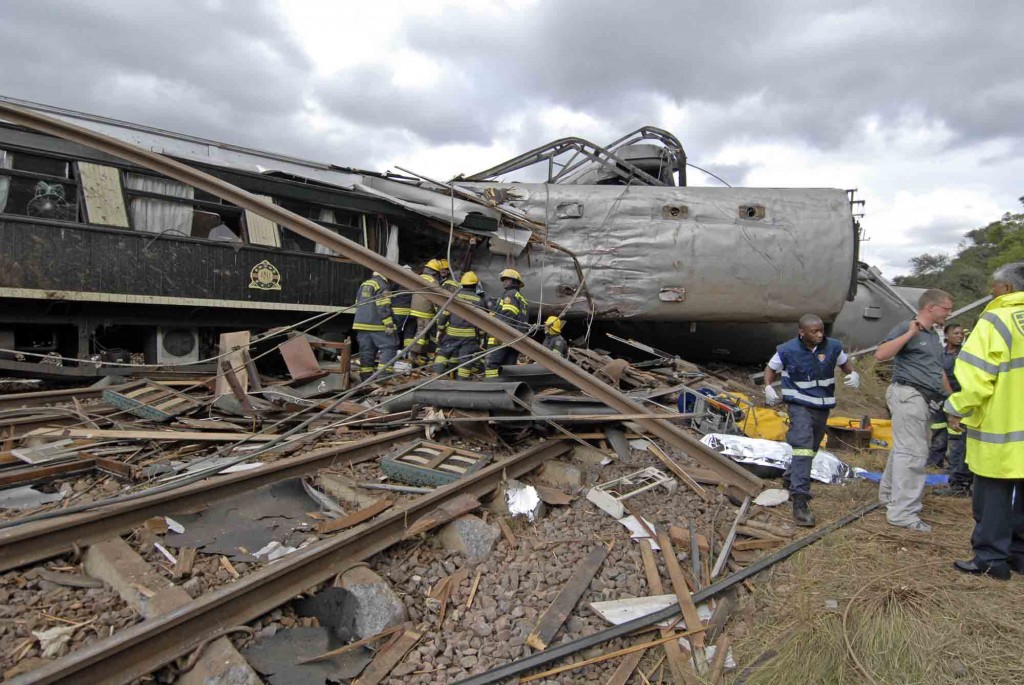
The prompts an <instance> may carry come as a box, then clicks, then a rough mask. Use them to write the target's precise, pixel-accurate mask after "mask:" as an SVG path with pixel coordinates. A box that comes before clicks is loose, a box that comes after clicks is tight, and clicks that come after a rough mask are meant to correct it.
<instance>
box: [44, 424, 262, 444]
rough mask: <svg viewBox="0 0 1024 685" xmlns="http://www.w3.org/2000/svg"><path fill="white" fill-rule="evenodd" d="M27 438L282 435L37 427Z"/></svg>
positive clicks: (209, 439) (225, 439)
mask: <svg viewBox="0 0 1024 685" xmlns="http://www.w3.org/2000/svg"><path fill="white" fill-rule="evenodd" d="M25 437H26V438H34V437H40V438H50V439H54V440H58V439H60V438H65V437H67V438H78V439H83V440H180V441H183V442H238V441H240V440H243V439H245V440H248V441H249V442H268V441H270V440H274V439H276V438H278V437H280V436H277V435H270V434H267V433H218V432H214V431H176V430H114V429H101V430H97V429H95V428H61V427H55V428H36V429H35V430H33V431H31V432H29V433H27V434H26V435H25Z"/></svg>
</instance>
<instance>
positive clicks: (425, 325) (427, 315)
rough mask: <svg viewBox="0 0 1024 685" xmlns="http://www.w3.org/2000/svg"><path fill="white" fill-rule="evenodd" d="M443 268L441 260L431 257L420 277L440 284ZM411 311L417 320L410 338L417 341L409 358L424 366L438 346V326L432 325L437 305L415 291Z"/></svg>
mask: <svg viewBox="0 0 1024 685" xmlns="http://www.w3.org/2000/svg"><path fill="white" fill-rule="evenodd" d="M443 268H444V267H443V266H442V264H441V260H439V259H431V260H430V261H429V262H427V263H426V265H425V266H424V267H423V273H422V274H420V277H421V278H422V279H423V280H424V281H426V282H427V283H430V284H432V285H440V284H441V283H442V282H443V281H442V280H441V271H442V270H443ZM409 313H410V314H411V315H412V317H413V318H414V319H415V320H416V330H415V332H414V333H413V335H412V340H410V342H413V341H415V342H414V343H413V345H412V347H410V348H409V358H410V361H412V362H413V363H415V364H416V365H419V366H423V365H425V364H427V363H429V361H430V358H431V357H432V356H433V353H434V350H435V349H436V347H437V333H436V330H437V328H436V327H433V326H430V321H431V319H433V318H434V316H435V315H436V314H437V305H435V304H434V303H433V302H431V301H430V300H429V299H427V296H426V295H425V294H424V293H413V295H412V304H411V307H410V312H409Z"/></svg>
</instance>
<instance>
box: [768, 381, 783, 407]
mask: <svg viewBox="0 0 1024 685" xmlns="http://www.w3.org/2000/svg"><path fill="white" fill-rule="evenodd" d="M781 401H782V398H781V397H779V393H777V392H775V388H773V387H772V386H770V385H766V386H764V403H765V404H767V405H768V406H769V407H774V406H775V405H776V404H778V403H779V402H781Z"/></svg>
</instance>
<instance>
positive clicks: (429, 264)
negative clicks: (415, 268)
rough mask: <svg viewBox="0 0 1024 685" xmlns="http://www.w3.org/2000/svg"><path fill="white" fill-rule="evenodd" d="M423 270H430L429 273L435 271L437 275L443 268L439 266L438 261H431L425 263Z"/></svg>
mask: <svg viewBox="0 0 1024 685" xmlns="http://www.w3.org/2000/svg"><path fill="white" fill-rule="evenodd" d="M425 268H427V269H430V270H431V271H437V272H438V273H440V272H441V269H442V268H444V267H443V266H441V262H440V261H438V260H436V259H431V260H430V261H429V262H427V264H426V267H425Z"/></svg>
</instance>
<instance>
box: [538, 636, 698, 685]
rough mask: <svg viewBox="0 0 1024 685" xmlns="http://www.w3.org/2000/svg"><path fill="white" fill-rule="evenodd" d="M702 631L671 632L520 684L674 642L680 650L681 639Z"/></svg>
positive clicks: (540, 674)
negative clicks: (679, 642) (679, 641)
mask: <svg viewBox="0 0 1024 685" xmlns="http://www.w3.org/2000/svg"><path fill="white" fill-rule="evenodd" d="M700 630H703V629H700ZM700 630H697V631H692V632H691V631H688V632H685V633H676V632H672V631H669V633H668V635H662V636H661V637H659V638H658V639H656V640H651V641H650V642H644V643H642V644H639V645H633V646H632V647H625V648H623V649H618V650H616V651H614V652H608V653H607V654H602V655H600V656H595V657H592V658H590V659H585V660H584V661H577V662H575V663H572V664H566V665H564V666H559V667H558V668H552V669H551V670H549V671H544V672H543V673H534V674H533V675H530V676H527V677H525V678H520V680H519V682H520V683H529V682H531V681H534V680H541V679H542V678H550V677H551V676H553V675H557V674H559V673H565V672H566V671H574V670H576V669H577V668H583V667H584V666H589V665H590V664H597V663H600V662H602V661H607V660H608V659H617V658H618V657H620V656H625V655H626V654H632V653H633V652H639V651H642V650H645V649H650V648H651V647H657V646H658V645H670V644H673V640H675V641H676V648H677V649H678V648H679V645H678V640H679V639H680V638H683V637H687V636H689V635H691V634H693V633H694V632H700ZM688 682H693V683H696V682H697V680H696V677H695V676H694V677H693V678H692V679H691V680H690V681H688Z"/></svg>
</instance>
